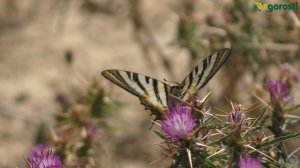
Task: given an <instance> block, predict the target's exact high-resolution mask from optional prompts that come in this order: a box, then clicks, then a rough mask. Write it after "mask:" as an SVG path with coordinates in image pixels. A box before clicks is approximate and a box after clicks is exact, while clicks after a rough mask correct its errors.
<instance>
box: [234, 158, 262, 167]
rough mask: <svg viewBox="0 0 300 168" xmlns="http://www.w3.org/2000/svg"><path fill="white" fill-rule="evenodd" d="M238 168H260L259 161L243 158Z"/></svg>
mask: <svg viewBox="0 0 300 168" xmlns="http://www.w3.org/2000/svg"><path fill="white" fill-rule="evenodd" d="M239 167H240V168H262V167H263V166H262V164H261V162H260V160H258V159H254V158H250V157H248V156H244V157H242V158H241V159H240V162H239Z"/></svg>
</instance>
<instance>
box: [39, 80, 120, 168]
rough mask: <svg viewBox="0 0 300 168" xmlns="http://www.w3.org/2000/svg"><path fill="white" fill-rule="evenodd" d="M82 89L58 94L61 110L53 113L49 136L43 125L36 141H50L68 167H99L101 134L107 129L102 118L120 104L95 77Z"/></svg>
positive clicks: (101, 148) (102, 149) (57, 98)
mask: <svg viewBox="0 0 300 168" xmlns="http://www.w3.org/2000/svg"><path fill="white" fill-rule="evenodd" d="M82 92H83V93H82V94H79V95H77V96H76V97H75V98H74V97H72V98H69V97H66V96H65V95H63V94H61V93H60V94H58V95H57V97H56V100H57V102H58V103H59V104H60V106H61V109H62V111H61V112H60V113H59V114H58V115H57V116H56V126H55V128H53V129H52V130H51V133H50V136H49V135H48V136H47V134H45V131H44V130H45V129H41V130H40V131H42V132H40V135H39V136H38V137H39V143H42V142H40V141H46V142H47V143H50V144H53V145H54V147H55V152H56V153H57V154H58V155H59V156H60V157H61V159H62V162H63V163H64V165H65V166H67V167H69V166H76V165H77V166H79V167H80V168H84V167H87V168H88V167H99V166H100V165H99V164H100V163H99V158H100V157H101V155H105V152H103V151H104V148H103V146H102V145H103V142H102V141H101V138H103V136H104V133H103V131H104V130H107V129H109V126H108V124H107V123H106V121H105V118H106V117H107V116H109V115H110V114H111V112H112V111H116V110H117V109H118V107H120V105H121V104H120V103H119V102H115V101H110V99H109V98H108V96H107V91H106V90H104V89H103V86H101V84H100V83H99V81H97V80H93V81H92V82H91V83H89V84H88V85H87V88H86V89H84V90H83V91H82ZM72 100H73V101H72ZM43 131H44V132H43ZM41 137H42V138H41ZM43 143H45V142H43ZM103 153H104V154H103Z"/></svg>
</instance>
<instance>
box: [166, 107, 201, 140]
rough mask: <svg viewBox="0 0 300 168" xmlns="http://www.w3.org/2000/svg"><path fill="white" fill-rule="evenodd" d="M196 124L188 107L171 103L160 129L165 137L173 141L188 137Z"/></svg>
mask: <svg viewBox="0 0 300 168" xmlns="http://www.w3.org/2000/svg"><path fill="white" fill-rule="evenodd" d="M196 125H197V123H196V119H194V118H193V117H192V111H191V109H190V108H188V107H186V106H183V105H171V106H170V107H169V110H168V113H167V116H166V118H165V119H164V120H163V121H162V124H161V130H162V132H163V134H164V135H165V137H166V138H167V139H171V140H172V141H174V142H179V141H180V140H186V139H188V135H189V133H191V132H192V130H193V129H194V127H195V126H196Z"/></svg>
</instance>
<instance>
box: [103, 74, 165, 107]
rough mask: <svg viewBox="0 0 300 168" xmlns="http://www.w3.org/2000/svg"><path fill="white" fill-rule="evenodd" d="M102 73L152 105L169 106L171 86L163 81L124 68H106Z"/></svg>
mask: <svg viewBox="0 0 300 168" xmlns="http://www.w3.org/2000/svg"><path fill="white" fill-rule="evenodd" d="M102 75H103V76H104V77H105V78H106V79H108V80H110V81H111V82H113V83H114V84H116V85H118V86H120V87H121V88H123V89H125V90H126V91H128V92H130V93H132V94H134V95H135V96H137V97H139V98H140V99H141V98H142V99H143V100H145V101H147V102H149V104H151V105H155V106H157V105H161V106H163V107H166V106H167V103H168V92H169V89H170V86H169V85H168V84H166V83H164V82H162V81H159V80H157V79H154V78H151V77H149V76H145V75H142V74H138V73H135V72H129V71H122V70H105V71H103V72H102Z"/></svg>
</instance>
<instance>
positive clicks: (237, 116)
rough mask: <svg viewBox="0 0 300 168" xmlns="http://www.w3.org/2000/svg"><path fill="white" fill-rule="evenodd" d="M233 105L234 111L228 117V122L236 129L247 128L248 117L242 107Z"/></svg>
mask: <svg viewBox="0 0 300 168" xmlns="http://www.w3.org/2000/svg"><path fill="white" fill-rule="evenodd" d="M231 105H232V111H231V112H230V113H228V115H227V120H228V122H229V124H231V125H233V126H234V127H241V128H244V127H246V126H247V125H246V124H247V123H246V122H247V117H246V115H245V112H244V111H243V109H242V105H241V104H233V103H232V104H231Z"/></svg>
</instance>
